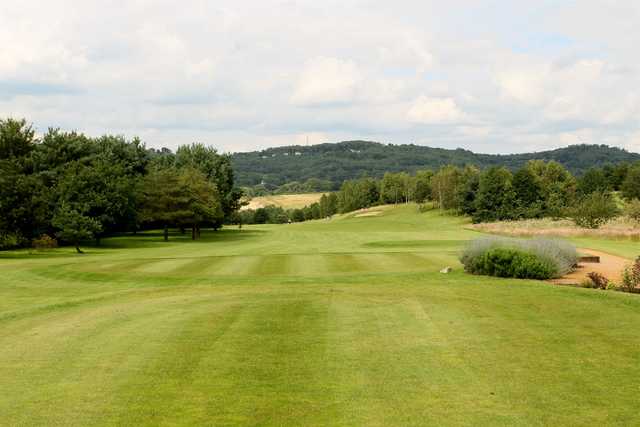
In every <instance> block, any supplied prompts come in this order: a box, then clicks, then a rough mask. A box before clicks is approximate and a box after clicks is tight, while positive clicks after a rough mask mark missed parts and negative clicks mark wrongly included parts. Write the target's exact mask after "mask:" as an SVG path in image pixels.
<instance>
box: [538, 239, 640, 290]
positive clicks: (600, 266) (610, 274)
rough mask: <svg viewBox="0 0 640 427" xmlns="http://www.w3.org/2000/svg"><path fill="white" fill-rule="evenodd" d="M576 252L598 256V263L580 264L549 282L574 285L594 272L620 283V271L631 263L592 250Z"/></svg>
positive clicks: (621, 258)
mask: <svg viewBox="0 0 640 427" xmlns="http://www.w3.org/2000/svg"><path fill="white" fill-rule="evenodd" d="M578 252H580V253H581V254H583V255H593V256H599V257H600V262H599V263H580V264H578V268H577V269H576V270H575V271H573V272H571V273H569V274H567V275H566V276H563V277H561V278H559V279H553V280H551V282H553V283H558V284H562V285H575V284H578V283H580V282H582V281H583V280H584V279H585V278H586V277H587V274H588V273H591V272H592V271H595V272H597V273H600V274H602V275H603V276H604V277H606V278H607V279H609V280H611V281H614V282H616V283H620V281H621V279H622V270H623V269H624V267H625V266H626V265H627V264H629V263H630V262H631V260H629V259H627V258H623V257H619V256H616V255H611V254H608V253H606V252H600V251H595V250H593V249H584V248H580V249H578Z"/></svg>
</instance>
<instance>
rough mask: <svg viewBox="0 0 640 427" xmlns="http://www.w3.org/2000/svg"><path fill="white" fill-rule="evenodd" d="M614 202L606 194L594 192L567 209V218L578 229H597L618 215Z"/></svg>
mask: <svg viewBox="0 0 640 427" xmlns="http://www.w3.org/2000/svg"><path fill="white" fill-rule="evenodd" d="M619 213H620V212H619V210H618V207H617V206H616V202H615V200H613V198H612V197H611V195H610V194H608V193H602V192H595V193H591V194H589V195H588V196H585V197H584V198H583V199H582V200H581V201H580V202H579V203H578V204H577V205H576V206H574V207H573V208H571V209H569V216H570V217H571V219H573V222H575V224H576V225H577V226H578V227H582V228H592V229H595V228H599V227H600V226H601V225H603V224H605V223H606V222H607V221H609V220H611V219H613V218H615V217H616V216H617V215H618V214H619Z"/></svg>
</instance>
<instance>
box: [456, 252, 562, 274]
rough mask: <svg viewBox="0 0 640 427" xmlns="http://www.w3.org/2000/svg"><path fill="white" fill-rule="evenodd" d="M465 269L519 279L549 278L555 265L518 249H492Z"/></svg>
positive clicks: (474, 272)
mask: <svg viewBox="0 0 640 427" xmlns="http://www.w3.org/2000/svg"><path fill="white" fill-rule="evenodd" d="M465 270H467V271H468V272H470V273H473V274H483V275H487V276H496V277H515V278H517V279H541V280H542V279H549V278H551V277H553V274H554V267H553V265H551V264H550V263H548V262H544V261H542V260H541V259H540V258H538V257H537V256H535V255H533V254H530V253H526V252H522V251H520V250H517V249H507V248H495V249H490V250H488V251H487V252H485V253H484V254H482V255H480V256H479V257H477V258H475V259H474V260H473V261H472V262H470V263H469V264H468V265H465Z"/></svg>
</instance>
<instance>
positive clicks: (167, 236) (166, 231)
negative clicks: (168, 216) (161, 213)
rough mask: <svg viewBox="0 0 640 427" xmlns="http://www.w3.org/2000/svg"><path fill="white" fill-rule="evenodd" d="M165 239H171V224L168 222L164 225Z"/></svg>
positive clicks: (166, 240)
mask: <svg viewBox="0 0 640 427" xmlns="http://www.w3.org/2000/svg"><path fill="white" fill-rule="evenodd" d="M164 241H165V242H168V241H169V226H168V225H167V224H165V225H164Z"/></svg>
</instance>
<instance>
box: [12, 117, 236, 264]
mask: <svg viewBox="0 0 640 427" xmlns="http://www.w3.org/2000/svg"><path fill="white" fill-rule="evenodd" d="M241 196H242V193H241V191H240V190H239V189H237V188H235V187H234V175H233V169H232V167H231V161H230V158H229V157H228V156H226V155H220V154H218V153H217V152H216V150H215V149H213V148H210V147H206V146H204V145H202V144H192V145H185V146H181V147H179V148H178V149H177V150H176V152H175V153H173V152H171V151H170V150H168V149H162V150H154V149H147V148H146V147H145V145H144V144H143V143H142V142H141V141H140V140H139V139H137V138H134V139H131V140H127V139H125V138H124V137H122V136H114V135H104V136H100V137H96V138H93V137H89V136H86V135H84V134H82V133H78V132H65V131H61V130H60V129H49V130H48V131H47V132H46V133H45V134H44V135H42V136H36V133H35V130H34V129H33V126H32V125H31V124H29V123H27V122H26V120H24V119H22V120H15V119H4V120H0V249H2V248H10V247H19V246H26V245H29V244H30V243H31V242H32V241H34V240H37V241H40V240H42V239H41V237H42V236H56V237H58V238H59V239H61V240H63V241H65V242H67V243H70V244H73V245H74V246H75V247H76V249H77V250H78V252H80V248H79V242H80V241H82V240H87V239H95V240H96V243H97V244H99V242H100V238H101V237H103V236H107V235H110V234H113V233H116V232H124V231H132V232H135V231H137V230H140V229H144V228H155V227H161V228H164V230H165V232H164V236H165V239H167V238H168V228H169V227H180V228H181V229H183V230H184V229H185V228H190V229H191V231H192V238H193V239H197V238H198V236H199V234H200V228H201V227H203V226H209V227H213V228H214V229H218V228H220V227H221V226H222V224H223V223H224V222H225V221H226V222H228V221H230V220H231V217H232V216H233V214H234V213H235V212H236V211H237V210H238V208H239V206H240V199H241Z"/></svg>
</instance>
